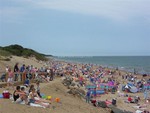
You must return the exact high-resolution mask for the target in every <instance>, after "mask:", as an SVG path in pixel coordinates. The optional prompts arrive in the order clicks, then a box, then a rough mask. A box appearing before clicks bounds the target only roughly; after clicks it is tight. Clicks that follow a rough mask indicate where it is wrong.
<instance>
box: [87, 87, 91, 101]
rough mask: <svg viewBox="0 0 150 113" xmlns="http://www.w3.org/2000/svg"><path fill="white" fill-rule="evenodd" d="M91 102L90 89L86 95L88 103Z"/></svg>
mask: <svg viewBox="0 0 150 113" xmlns="http://www.w3.org/2000/svg"><path fill="white" fill-rule="evenodd" d="M90 100H91V91H90V89H88V91H87V93H86V103H90Z"/></svg>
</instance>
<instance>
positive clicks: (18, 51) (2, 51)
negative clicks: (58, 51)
mask: <svg viewBox="0 0 150 113" xmlns="http://www.w3.org/2000/svg"><path fill="white" fill-rule="evenodd" d="M0 55H1V56H7V57H8V56H11V55H16V56H23V57H27V58H28V57H35V58H36V59H37V60H47V58H46V55H44V54H41V53H38V52H36V51H34V50H32V49H28V48H23V47H22V46H20V45H17V44H15V45H10V46H5V47H0Z"/></svg>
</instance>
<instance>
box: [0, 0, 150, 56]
mask: <svg viewBox="0 0 150 113" xmlns="http://www.w3.org/2000/svg"><path fill="white" fill-rule="evenodd" d="M149 6H150V0H0V46H8V45H11V44H19V45H22V46H23V47H25V48H31V49H34V50H36V51H38V52H41V53H44V54H51V55H54V56H137V55H138V56H145V55H146V56H150V7H149Z"/></svg>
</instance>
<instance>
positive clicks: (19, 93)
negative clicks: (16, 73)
mask: <svg viewBox="0 0 150 113" xmlns="http://www.w3.org/2000/svg"><path fill="white" fill-rule="evenodd" d="M24 90H25V88H24V87H22V88H21V87H20V86H17V87H16V90H15V91H14V93H13V98H14V101H15V102H16V103H21V102H22V101H25V103H26V104H27V103H28V101H27V94H26V93H25V91H24Z"/></svg>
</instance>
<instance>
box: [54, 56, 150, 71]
mask: <svg viewBox="0 0 150 113" xmlns="http://www.w3.org/2000/svg"><path fill="white" fill-rule="evenodd" d="M56 58H57V59H60V60H64V61H67V62H76V63H86V64H89V63H90V64H97V65H101V66H103V67H109V68H118V69H121V70H126V71H128V72H134V70H135V71H136V72H137V73H140V74H150V56H92V57H56Z"/></svg>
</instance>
